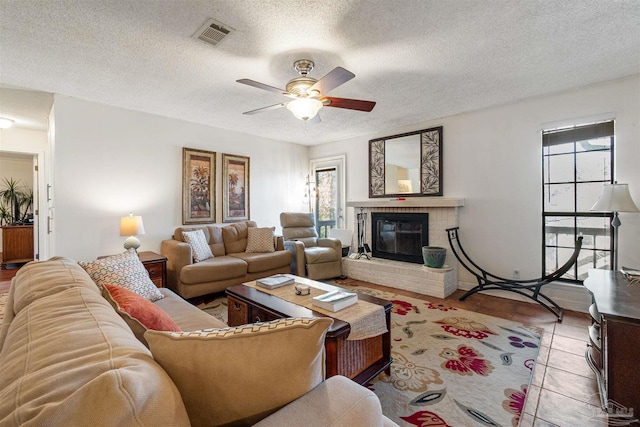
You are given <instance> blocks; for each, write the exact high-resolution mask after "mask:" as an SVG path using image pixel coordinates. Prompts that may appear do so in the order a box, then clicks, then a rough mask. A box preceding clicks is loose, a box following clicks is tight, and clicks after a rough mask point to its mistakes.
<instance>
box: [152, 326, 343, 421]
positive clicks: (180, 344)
mask: <svg viewBox="0 0 640 427" xmlns="http://www.w3.org/2000/svg"><path fill="white" fill-rule="evenodd" d="M332 322H333V321H332V320H331V319H329V318H317V319H279V320H276V321H273V322H269V323H257V324H253V325H245V326H241V327H237V328H225V329H217V330H209V331H201V332H198V331H196V332H182V333H180V332H156V331H147V332H146V333H145V337H146V339H147V341H148V342H149V345H150V348H151V352H152V353H153V356H154V358H155V359H156V361H158V363H160V365H162V367H163V368H164V369H165V371H166V372H167V373H169V375H170V376H171V378H172V379H173V381H174V383H175V384H176V385H177V386H178V389H179V390H180V393H181V395H182V399H183V401H184V402H185V406H186V407H187V413H188V414H189V419H190V420H191V424H192V425H193V426H209V425H226V424H232V423H233V424H234V425H252V424H255V422H257V421H259V420H260V419H262V418H264V417H266V416H268V415H270V414H271V413H273V412H275V411H276V410H278V409H279V408H281V407H283V406H284V405H286V404H287V403H289V402H291V401H293V400H295V399H297V398H298V397H300V396H302V395H303V394H305V393H307V392H308V391H309V390H311V389H313V388H314V387H315V386H316V385H318V384H319V383H320V382H322V381H323V379H324V376H325V372H324V367H325V361H324V339H325V334H326V331H327V329H328V328H329V327H330V326H331V323H332ZM292 349H296V351H291V350H292ZM194 373H197V374H194ZM274 377H277V378H280V379H281V381H278V382H273V381H271V380H270V379H271V378H274Z"/></svg>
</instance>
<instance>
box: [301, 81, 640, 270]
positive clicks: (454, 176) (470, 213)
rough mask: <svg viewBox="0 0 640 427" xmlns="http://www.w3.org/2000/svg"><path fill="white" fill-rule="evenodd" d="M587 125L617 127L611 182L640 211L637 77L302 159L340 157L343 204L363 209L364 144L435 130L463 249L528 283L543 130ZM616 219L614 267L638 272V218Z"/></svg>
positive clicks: (535, 257) (534, 256) (533, 260)
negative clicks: (459, 204) (458, 201)
mask: <svg viewBox="0 0 640 427" xmlns="http://www.w3.org/2000/svg"><path fill="white" fill-rule="evenodd" d="M354 114H355V113H354ZM593 118H615V120H616V129H615V130H616V148H615V152H616V159H615V162H616V178H617V180H618V181H619V182H622V183H629V186H630V190H631V193H632V197H633V198H634V200H635V201H636V204H638V205H640V167H639V166H638V165H640V124H639V119H640V77H639V76H633V77H630V78H626V79H620V80H616V81H611V82H606V83H603V84H598V85H594V86H590V87H585V88H581V89H577V90H572V91H567V92H563V93H559V94H555V95H553V96H546V97H541V98H534V99H528V100H524V101H520V102H517V103H513V104H509V105H503V106H499V107H494V108H488V109H484V110H480V111H474V112H469V113H464V114H460V115H456V116H451V117H445V118H443V119H440V120H433V121H428V122H423V123H418V124H416V125H414V126H411V127H404V128H398V129H387V130H385V131H381V132H376V133H374V134H370V135H365V136H362V137H359V138H353V139H350V140H348V141H337V142H334V143H329V144H323V145H320V146H315V147H312V148H311V150H310V157H311V158H312V159H314V158H318V157H326V156H330V155H334V154H342V153H346V156H347V200H348V201H355V200H367V199H368V194H369V193H368V189H367V186H368V140H369V139H374V138H379V137H384V136H387V135H395V134H400V133H403V132H409V131H414V130H420V129H425V128H429V127H434V126H443V127H444V130H443V151H444V158H443V160H444V175H443V180H444V181H443V183H444V196H445V197H464V198H465V206H464V207H463V208H461V210H460V228H461V232H460V234H461V241H462V242H463V243H464V245H465V250H466V251H467V252H468V253H469V254H470V255H471V256H472V257H473V258H474V260H475V261H477V262H478V263H479V264H480V265H482V266H484V267H485V268H487V270H489V271H491V272H493V273H496V274H500V275H507V277H511V274H512V272H513V270H515V269H517V270H519V271H520V274H521V277H522V278H534V277H539V276H540V271H541V262H542V261H541V257H542V251H541V245H542V231H541V227H542V225H541V224H542V220H541V209H542V208H541V205H542V192H541V180H542V173H541V163H542V160H541V130H542V129H543V128H548V127H550V126H551V125H559V124H579V123H585V121H589V120H590V119H593ZM594 202H595V200H594ZM620 219H621V221H622V226H621V228H620V242H619V245H620V246H619V250H620V255H619V261H620V265H630V266H636V267H640V214H620ZM347 224H353V209H352V208H350V209H349V212H348V217H347ZM460 277H461V280H463V281H464V280H470V279H471V277H470V276H469V275H466V276H465V274H464V273H463V274H461V276H460Z"/></svg>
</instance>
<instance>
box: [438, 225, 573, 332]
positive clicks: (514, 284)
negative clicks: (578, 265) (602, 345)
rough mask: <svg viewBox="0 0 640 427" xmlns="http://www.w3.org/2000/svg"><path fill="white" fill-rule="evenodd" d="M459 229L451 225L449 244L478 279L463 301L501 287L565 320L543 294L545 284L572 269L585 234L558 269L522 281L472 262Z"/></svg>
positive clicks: (460, 260)
mask: <svg viewBox="0 0 640 427" xmlns="http://www.w3.org/2000/svg"><path fill="white" fill-rule="evenodd" d="M458 228H459V227H454V228H448V229H447V237H448V239H449V245H450V246H451V250H452V251H453V254H454V255H455V256H456V258H457V259H458V261H459V262H460V265H462V266H463V267H464V268H465V269H467V271H469V272H470V273H471V274H473V276H474V277H475V278H476V280H477V281H478V285H477V286H475V287H474V288H473V289H471V290H469V291H468V292H466V293H465V294H464V295H462V296H461V297H460V301H463V300H464V299H466V298H467V297H469V296H471V295H473V294H475V293H476V292H482V291H487V290H492V289H499V290H502V291H509V292H515V293H516V294H519V295H522V296H525V297H527V298H530V299H532V300H534V301H535V302H537V303H538V304H540V305H541V306H543V307H544V308H546V309H547V310H549V311H550V312H552V313H553V314H554V315H555V316H556V317H557V318H558V321H559V322H562V315H563V312H564V310H563V309H562V307H560V306H559V305H558V304H556V302H555V301H553V300H552V299H551V298H549V297H548V296H546V295H545V294H544V293H542V287H543V286H544V285H547V284H549V283H551V282H553V281H554V280H558V279H560V278H561V277H562V276H563V275H564V274H565V273H566V272H567V271H569V269H570V268H571V267H572V266H573V264H575V262H576V260H577V259H578V255H579V254H580V249H581V248H582V236H578V239H577V240H576V245H575V249H574V251H573V254H572V255H571V257H570V258H569V260H568V261H567V262H566V263H565V264H564V265H563V266H562V267H560V268H559V269H557V270H556V271H554V272H553V273H551V274H549V275H546V276H543V277H540V278H538V279H530V280H520V279H506V278H504V277H500V276H496V275H495V274H491V273H489V272H488V271H486V270H484V269H483V268H482V267H480V266H479V265H478V264H476V263H475V262H473V261H472V260H471V258H469V256H468V255H467V253H466V252H465V251H464V249H463V248H462V244H461V243H460V239H459V237H458Z"/></svg>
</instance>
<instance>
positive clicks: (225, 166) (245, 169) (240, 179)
mask: <svg viewBox="0 0 640 427" xmlns="http://www.w3.org/2000/svg"><path fill="white" fill-rule="evenodd" d="M249 169H250V164H249V157H246V156H237V155H234V154H224V153H223V154H222V222H238V221H244V220H248V219H250V215H249V208H250V206H249V204H250V203H249V201H250V199H249V185H250V175H249Z"/></svg>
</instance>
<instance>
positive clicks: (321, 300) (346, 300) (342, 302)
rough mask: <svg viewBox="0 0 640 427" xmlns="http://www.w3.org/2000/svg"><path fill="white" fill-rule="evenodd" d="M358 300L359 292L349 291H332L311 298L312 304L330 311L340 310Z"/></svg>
mask: <svg viewBox="0 0 640 427" xmlns="http://www.w3.org/2000/svg"><path fill="white" fill-rule="evenodd" d="M357 302H358V294H356V293H353V292H347V291H331V292H327V293H326V294H322V295H318V296H317V297H313V298H312V299H311V304H313V305H315V306H316V307H320V308H323V309H325V310H329V311H339V310H342V309H343V308H346V307H349V306H350V305H353V304H355V303H357Z"/></svg>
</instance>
